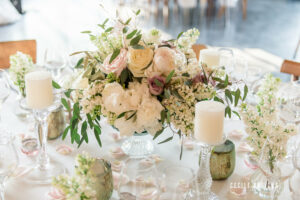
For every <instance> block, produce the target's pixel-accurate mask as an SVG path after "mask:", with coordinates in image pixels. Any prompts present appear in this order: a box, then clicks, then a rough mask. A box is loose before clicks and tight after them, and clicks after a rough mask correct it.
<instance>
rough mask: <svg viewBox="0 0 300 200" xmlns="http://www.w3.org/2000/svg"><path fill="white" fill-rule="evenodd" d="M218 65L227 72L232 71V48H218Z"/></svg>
mask: <svg viewBox="0 0 300 200" xmlns="http://www.w3.org/2000/svg"><path fill="white" fill-rule="evenodd" d="M219 52H220V66H221V67H225V71H226V72H227V73H232V72H233V71H234V53H233V51H232V49H229V48H224V47H222V48H220V49H219Z"/></svg>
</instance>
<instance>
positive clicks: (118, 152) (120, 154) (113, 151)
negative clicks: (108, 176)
mask: <svg viewBox="0 0 300 200" xmlns="http://www.w3.org/2000/svg"><path fill="white" fill-rule="evenodd" d="M110 153H111V155H112V157H113V158H115V159H119V158H122V157H123V156H125V155H126V154H125V153H124V151H123V150H122V149H121V148H120V147H115V148H113V149H111V150H110Z"/></svg>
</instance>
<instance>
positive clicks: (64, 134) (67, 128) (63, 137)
mask: <svg viewBox="0 0 300 200" xmlns="http://www.w3.org/2000/svg"><path fill="white" fill-rule="evenodd" d="M70 128H71V127H70V126H67V127H66V128H65V130H64V132H63V134H62V139H63V140H64V139H65V138H66V136H67V134H68V132H69V130H70Z"/></svg>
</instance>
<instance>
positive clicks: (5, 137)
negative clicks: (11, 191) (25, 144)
mask: <svg viewBox="0 0 300 200" xmlns="http://www.w3.org/2000/svg"><path fill="white" fill-rule="evenodd" d="M18 164H19V159H18V155H17V151H16V149H15V146H14V141H13V137H12V136H11V134H10V133H9V132H8V131H7V130H5V129H4V128H3V127H0V197H1V200H5V197H4V192H5V190H4V182H5V180H6V179H7V178H8V177H9V176H10V175H11V174H12V173H13V172H14V170H15V169H16V168H17V166H18Z"/></svg>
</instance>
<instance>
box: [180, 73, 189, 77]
mask: <svg viewBox="0 0 300 200" xmlns="http://www.w3.org/2000/svg"><path fill="white" fill-rule="evenodd" d="M182 76H185V77H190V74H189V73H187V72H185V73H183V74H182Z"/></svg>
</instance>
